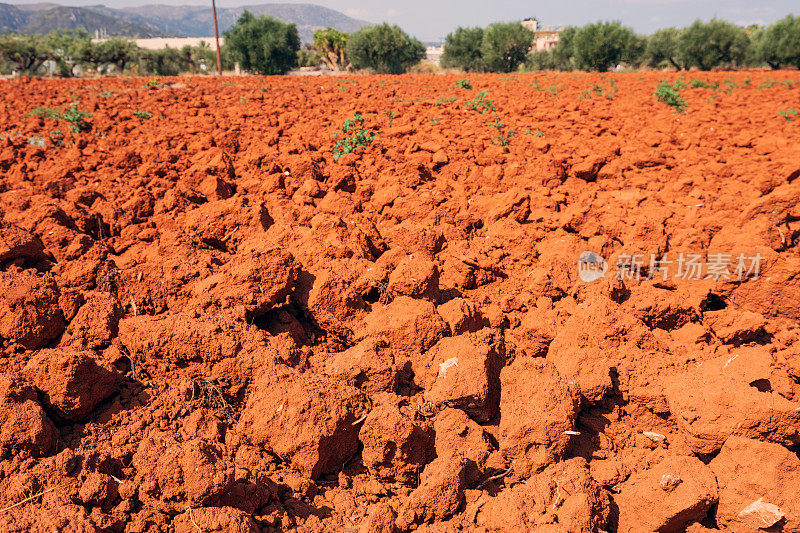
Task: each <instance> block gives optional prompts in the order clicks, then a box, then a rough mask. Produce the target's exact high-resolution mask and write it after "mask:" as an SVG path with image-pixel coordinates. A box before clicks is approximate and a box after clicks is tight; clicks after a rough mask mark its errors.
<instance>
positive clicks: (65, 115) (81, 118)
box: [28, 102, 92, 133]
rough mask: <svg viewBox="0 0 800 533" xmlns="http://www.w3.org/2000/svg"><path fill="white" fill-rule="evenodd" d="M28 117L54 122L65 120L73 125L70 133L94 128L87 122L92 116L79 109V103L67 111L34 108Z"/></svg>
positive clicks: (41, 107) (42, 107) (74, 103)
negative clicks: (47, 119) (48, 119)
mask: <svg viewBox="0 0 800 533" xmlns="http://www.w3.org/2000/svg"><path fill="white" fill-rule="evenodd" d="M28 115H30V116H34V117H42V118H50V119H53V120H65V121H67V122H69V123H70V124H72V128H70V131H72V132H73V133H77V132H80V131H88V130H90V129H91V128H92V125H91V124H90V123H88V122H86V118H87V117H91V116H92V114H91V113H89V112H88V111H81V110H80V109H78V103H77V102H73V103H72V105H71V106H70V107H69V108H67V109H66V110H65V111H61V110H58V109H54V108H52V107H44V106H38V107H35V108H33V109H32V110H31V111H30V112H29V113H28Z"/></svg>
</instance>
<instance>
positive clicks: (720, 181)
mask: <svg viewBox="0 0 800 533" xmlns="http://www.w3.org/2000/svg"><path fill="white" fill-rule="evenodd" d="M677 76H678V75H677V74H674V73H673V74H665V73H630V74H608V75H588V74H579V73H578V74H558V75H555V74H548V75H544V74H542V75H533V74H526V75H513V76H494V75H485V76H474V75H473V76H469V78H470V81H471V87H470V88H462V87H458V86H457V84H456V81H457V80H458V79H459V78H460V77H461V76H451V75H446V76H397V77H385V76H358V77H350V78H336V79H330V78H324V79H312V78H291V77H271V78H258V77H249V78H175V79H162V80H160V83H159V84H158V85H157V86H154V87H148V86H146V83H147V81H148V80H145V79H109V80H62V81H58V80H26V79H22V80H10V81H4V82H2V83H0V102H1V103H2V105H0V129H2V131H0V342H2V351H1V352H0V358H2V359H0V422H2V429H0V531H3V532H8V531H48V532H49V531H53V530H56V529H59V530H61V531H108V532H122V531H125V532H145V531H148V532H149V531H152V532H156V531H169V532H172V531H175V532H195V531H202V532H205V533H210V532H249V531H288V530H292V531H320V532H321V531H349V532H356V531H359V532H392V531H409V530H418V531H454V530H464V531H526V530H528V531H545V532H582V531H587V532H588V531H619V532H644V531H664V532H667V531H684V530H687V528H688V531H691V532H695V533H696V532H700V531H707V530H724V531H753V530H754V529H755V528H768V527H772V528H773V529H770V530H771V531H787V532H788V531H800V496H799V494H800V493H798V490H797V487H798V486H800V458H798V453H797V452H798V449H799V448H798V447H799V446H800V327H798V319H800V253H798V252H800V247H799V246H798V242H799V241H800V179H798V178H799V177H800V116H795V115H792V113H791V111H790V110H791V109H793V108H794V109H797V108H800V74H799V73H797V72H779V73H773V72H762V71H756V72H737V73H726V72H716V73H689V74H684V75H683V80H684V81H685V82H687V83H688V82H689V81H690V80H691V79H693V78H696V79H699V80H702V81H704V82H706V84H707V85H713V84H718V85H717V87H716V88H714V87H695V88H693V87H691V86H689V87H687V88H685V89H683V90H682V91H681V93H682V95H683V97H684V98H685V99H686V101H687V104H688V106H687V112H686V113H679V112H677V111H676V110H674V109H673V108H671V107H669V106H667V105H665V104H663V103H660V102H657V101H656V99H655V97H654V95H653V93H654V92H655V90H656V86H657V84H658V81H659V80H660V79H662V78H669V79H670V80H675V79H676V78H677ZM612 80H613V83H612ZM481 92H484V93H485V95H484V96H483V100H484V101H486V100H489V101H491V107H492V108H493V109H492V110H488V111H487V112H485V113H481V112H479V111H480V110H484V111H486V110H485V109H483V108H481V107H480V105H481V104H480V96H479V93H481ZM476 98H478V99H479V100H478V101H476V100H475V99H476ZM73 102H77V104H76V105H77V108H78V109H79V110H86V111H89V112H91V117H89V118H86V122H87V125H88V128H87V129H86V130H85V131H80V132H72V131H70V127H71V124H70V123H69V122H67V121H65V120H57V119H53V118H40V117H37V116H31V115H29V112H30V111H31V110H32V109H34V108H35V107H37V106H47V107H52V108H60V109H66V108H68V107H69V106H70V105H71V104H72V103H73ZM470 102H474V103H475V104H476V106H477V107H478V108H479V110H475V109H471V106H470ZM473 107H475V106H473ZM781 111H784V115H785V116H784V115H781V114H780V112H781ZM143 112H146V113H143ZM356 112H359V113H360V114H361V116H362V117H363V118H364V128H365V129H366V130H369V131H372V132H377V133H378V134H377V136H376V137H375V140H374V141H373V142H372V143H371V144H370V145H368V146H365V147H361V148H358V149H357V150H356V152H354V153H351V154H346V155H344V156H342V157H340V158H339V159H338V160H335V159H334V155H333V153H332V151H333V144H334V142H335V141H336V140H337V139H341V138H342V137H343V136H346V135H348V134H346V133H343V132H342V124H343V123H344V121H345V120H347V119H350V118H353V115H354V113H356ZM148 115H151V116H149V118H148ZM490 123H494V125H490ZM509 130H513V132H514V134H513V135H512V134H510V133H509ZM335 133H336V134H337V135H336V136H334V134H335ZM350 133H352V131H351V132H350ZM505 145H507V146H505ZM583 252H594V253H595V254H597V255H599V256H602V257H603V258H605V261H606V263H605V266H606V267H607V272H606V273H605V276H599V279H596V280H594V281H592V280H591V279H589V280H588V281H586V280H585V279H584V276H582V275H581V273H582V272H583V273H585V271H582V270H579V261H578V260H579V258H581V257H582V258H583V259H586V258H587V257H596V256H593V255H591V254H590V255H587V254H583V255H582V253H583ZM634 255H635V256H636V257H635V258H633V259H636V258H638V260H633V261H629V259H631V258H632V256H634ZM689 257H694V259H695V261H694V264H698V263H699V264H700V265H701V267H702V268H704V270H702V271H697V272H694V273H693V275H691V276H687V275H686V272H687V270H686V269H687V268H688V263H687V262H685V261H684V260H687V258H689ZM723 259H724V260H723ZM743 259H747V260H748V263H747V265H748V268H747V269H746V271H745V272H742V270H741V269H740V268H739V269H738V270H737V267H741V264H739V261H740V260H743ZM639 260H640V261H639ZM602 265H603V263H602V262H601V263H600V266H602ZM638 265H641V266H638ZM713 265H716V266H715V267H714V266H713ZM720 265H721V266H720ZM580 266H586V264H585V263H581V265H580ZM589 266H593V267H597V265H589ZM754 266H757V267H758V270H757V271H756V270H755V269H754ZM618 267H619V268H618ZM659 267H660V268H659ZM723 267H724V268H723ZM678 268H681V269H682V270H681V272H678V270H677V269H678ZM594 272H596V271H594ZM679 274H681V275H679ZM694 274H696V275H694ZM742 274H744V275H742ZM739 278H741V279H739Z"/></svg>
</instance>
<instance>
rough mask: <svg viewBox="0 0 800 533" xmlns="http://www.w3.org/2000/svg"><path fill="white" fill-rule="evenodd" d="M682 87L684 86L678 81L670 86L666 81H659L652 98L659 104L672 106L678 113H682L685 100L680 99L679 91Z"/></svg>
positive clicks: (684, 109) (684, 108)
mask: <svg viewBox="0 0 800 533" xmlns="http://www.w3.org/2000/svg"><path fill="white" fill-rule="evenodd" d="M678 82H681V83H678ZM684 87H686V84H685V83H683V82H682V81H681V80H680V79H678V80H676V81H675V83H674V84H672V85H670V83H669V82H668V81H667V80H661V81H660V82H659V84H658V87H657V88H656V92H655V94H654V96H655V97H656V100H658V101H659V102H661V103H664V104H667V105H668V106H672V107H673V108H675V110H676V111H677V112H678V113H683V112H685V111H686V100H684V99H683V98H681V93H680V89H681V88H684Z"/></svg>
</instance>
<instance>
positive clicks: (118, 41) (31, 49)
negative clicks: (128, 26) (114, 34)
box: [0, 30, 215, 77]
mask: <svg viewBox="0 0 800 533" xmlns="http://www.w3.org/2000/svg"><path fill="white" fill-rule="evenodd" d="M214 57H215V53H214V51H213V50H212V49H211V47H209V46H208V45H206V44H202V43H201V45H200V46H184V47H183V48H181V49H177V48H163V49H161V50H147V49H144V48H140V47H139V46H137V45H136V43H135V42H134V41H132V40H130V39H122V38H112V39H108V40H105V41H100V42H94V41H92V39H91V37H90V36H89V34H88V33H86V32H85V31H83V30H69V31H55V32H52V33H49V34H47V35H44V36H42V35H11V34H7V35H0V72H2V73H4V74H8V73H10V72H12V71H14V70H19V71H21V72H23V73H25V74H27V75H29V76H34V75H37V74H42V73H45V72H49V73H52V74H57V75H59V76H64V77H69V76H74V75H78V74H82V73H85V72H97V73H101V74H102V73H107V72H109V71H111V70H114V69H116V70H118V71H120V72H123V71H126V70H135V71H137V72H139V73H141V74H155V75H160V76H168V75H175V74H178V73H180V72H201V71H203V70H205V69H207V68H208V69H210V68H212V66H213V65H214V61H215V59H214Z"/></svg>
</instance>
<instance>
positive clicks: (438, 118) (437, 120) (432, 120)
mask: <svg viewBox="0 0 800 533" xmlns="http://www.w3.org/2000/svg"><path fill="white" fill-rule="evenodd" d="M440 120H442V117H435V118H432V119H431V124H434V125H436V124H438V123H439V121H440Z"/></svg>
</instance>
